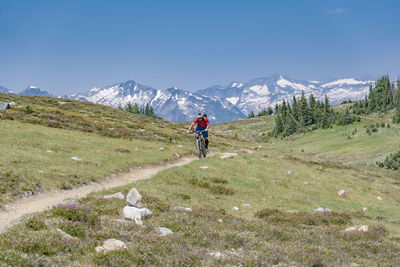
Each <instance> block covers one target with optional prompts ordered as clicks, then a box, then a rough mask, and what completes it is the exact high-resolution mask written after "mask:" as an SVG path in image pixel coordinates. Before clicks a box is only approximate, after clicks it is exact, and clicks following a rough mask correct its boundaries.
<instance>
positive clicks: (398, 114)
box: [393, 86, 400, 123]
mask: <svg viewBox="0 0 400 267" xmlns="http://www.w3.org/2000/svg"><path fill="white" fill-rule="evenodd" d="M394 103H395V112H394V117H393V122H394V123H400V89H399V87H398V86H397V90H396V97H395V100H394Z"/></svg>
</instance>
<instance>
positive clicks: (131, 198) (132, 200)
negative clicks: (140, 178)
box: [126, 188, 143, 208]
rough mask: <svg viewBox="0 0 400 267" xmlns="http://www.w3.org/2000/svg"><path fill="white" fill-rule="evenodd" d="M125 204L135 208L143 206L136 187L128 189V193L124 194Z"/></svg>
mask: <svg viewBox="0 0 400 267" xmlns="http://www.w3.org/2000/svg"><path fill="white" fill-rule="evenodd" d="M126 204H128V205H129V206H134V207H137V208H141V207H143V205H142V195H141V194H140V193H139V192H138V191H137V189H136V188H132V189H131V190H129V192H128V195H127V196H126Z"/></svg>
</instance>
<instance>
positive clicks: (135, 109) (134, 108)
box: [132, 103, 139, 114]
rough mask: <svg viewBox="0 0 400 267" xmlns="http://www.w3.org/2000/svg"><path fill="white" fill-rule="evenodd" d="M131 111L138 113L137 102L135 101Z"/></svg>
mask: <svg viewBox="0 0 400 267" xmlns="http://www.w3.org/2000/svg"><path fill="white" fill-rule="evenodd" d="M132 113H134V114H139V106H138V104H137V103H135V105H134V106H133V110H132Z"/></svg>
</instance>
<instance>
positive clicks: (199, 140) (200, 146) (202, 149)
mask: <svg viewBox="0 0 400 267" xmlns="http://www.w3.org/2000/svg"><path fill="white" fill-rule="evenodd" d="M203 132H204V131H198V132H196V131H192V133H194V134H195V142H196V149H197V151H198V153H199V158H201V156H203V157H204V158H205V157H206V156H207V149H206V144H205V140H204V137H203Z"/></svg>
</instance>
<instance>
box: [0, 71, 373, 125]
mask: <svg viewBox="0 0 400 267" xmlns="http://www.w3.org/2000/svg"><path fill="white" fill-rule="evenodd" d="M373 83H374V81H373V79H370V78H366V77H359V78H354V77H353V78H342V79H329V80H323V81H315V80H296V79H291V78H289V77H286V76H284V75H280V74H273V75H270V76H268V77H261V78H256V79H253V80H250V81H248V82H239V81H234V82H231V83H229V84H228V85H225V86H223V85H215V86H212V87H209V88H206V89H201V90H198V91H196V92H190V91H186V90H182V89H178V88H175V87H172V88H168V89H164V90H159V89H155V88H152V87H149V86H146V85H142V84H139V83H137V82H135V81H127V82H123V83H117V84H114V85H111V86H105V87H95V88H92V89H90V90H89V91H88V92H87V93H83V94H72V95H67V96H63V97H64V98H69V99H75V100H80V101H88V102H93V103H98V104H103V105H108V106H113V107H119V106H121V107H124V106H126V105H127V104H128V103H129V102H130V103H131V104H134V103H137V104H138V105H139V106H144V105H146V104H149V105H151V106H152V107H153V109H154V112H155V113H156V114H157V115H158V116H160V117H162V118H164V119H166V120H170V121H189V120H192V119H193V117H194V116H195V115H196V114H197V113H198V112H205V113H207V115H208V118H209V119H210V120H211V121H212V122H214V123H219V122H228V121H233V120H237V119H241V118H245V117H247V115H248V114H249V113H250V112H251V111H254V112H255V113H257V112H259V111H261V110H263V109H267V108H268V107H269V106H271V107H273V106H274V105H275V104H276V103H278V102H281V101H282V100H283V99H286V100H291V98H292V96H293V95H294V96H296V97H300V96H301V94H302V92H304V93H305V95H306V96H308V95H310V94H311V93H312V94H313V95H314V96H315V97H316V98H317V99H323V98H324V97H325V95H327V96H328V98H329V101H330V103H331V104H337V103H340V102H342V101H344V100H348V99H351V100H357V99H361V98H363V97H365V96H366V95H367V94H368V92H369V87H370V85H372V84H373ZM2 88H3V87H0V92H1V90H2ZM6 90H8V89H6ZM8 91H9V90H8ZM20 94H25V95H48V96H51V95H50V94H49V93H48V92H46V91H42V90H41V89H39V88H37V87H35V86H29V87H28V88H26V89H25V90H24V91H23V92H21V93H20Z"/></svg>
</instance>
